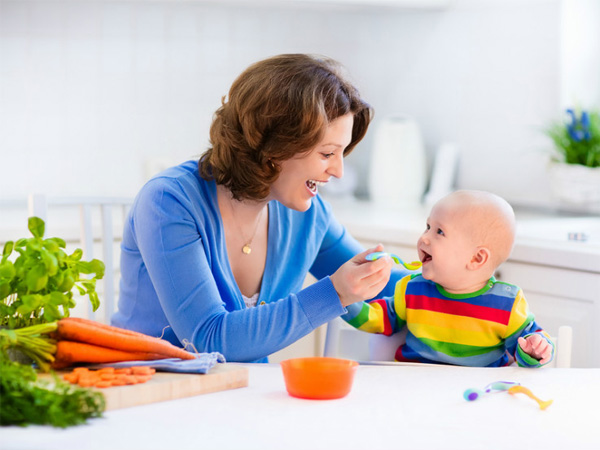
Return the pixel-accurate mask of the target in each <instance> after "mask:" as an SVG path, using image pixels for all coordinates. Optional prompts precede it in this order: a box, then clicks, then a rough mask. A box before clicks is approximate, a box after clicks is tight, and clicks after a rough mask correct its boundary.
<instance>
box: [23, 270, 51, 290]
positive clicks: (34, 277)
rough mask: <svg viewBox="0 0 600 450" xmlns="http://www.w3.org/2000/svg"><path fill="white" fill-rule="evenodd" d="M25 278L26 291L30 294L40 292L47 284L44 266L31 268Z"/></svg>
mask: <svg viewBox="0 0 600 450" xmlns="http://www.w3.org/2000/svg"><path fill="white" fill-rule="evenodd" d="M25 278H26V282H27V289H29V290H30V291H31V292H38V291H40V290H42V289H43V288H44V287H45V286H46V284H47V283H48V271H47V270H46V266H44V265H43V264H38V265H37V266H35V267H32V268H31V270H30V271H29V272H28V273H27V276H26V277H25Z"/></svg>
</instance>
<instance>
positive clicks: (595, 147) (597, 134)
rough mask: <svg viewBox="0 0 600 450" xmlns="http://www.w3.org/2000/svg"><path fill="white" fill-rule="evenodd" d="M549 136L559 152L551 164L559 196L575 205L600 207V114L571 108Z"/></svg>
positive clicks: (553, 186) (555, 187) (551, 172)
mask: <svg viewBox="0 0 600 450" xmlns="http://www.w3.org/2000/svg"><path fill="white" fill-rule="evenodd" d="M547 134H548V136H549V137H550V138H551V139H552V141H553V143H554V149H555V155H554V157H553V158H552V161H551V164H550V176H551V182H552V189H553V191H554V194H555V196H556V197H557V198H558V199H559V200H560V201H563V202H565V203H568V204H572V205H579V206H587V207H593V206H595V205H600V114H599V113H598V112H597V111H576V110H574V109H567V110H566V116H565V119H564V120H563V121H560V122H555V123H552V124H551V125H550V127H548V129H547Z"/></svg>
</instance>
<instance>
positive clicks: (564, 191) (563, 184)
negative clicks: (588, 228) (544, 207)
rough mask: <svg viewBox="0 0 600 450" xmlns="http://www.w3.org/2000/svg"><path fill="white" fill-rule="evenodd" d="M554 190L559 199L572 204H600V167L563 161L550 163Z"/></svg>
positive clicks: (588, 205)
mask: <svg viewBox="0 0 600 450" xmlns="http://www.w3.org/2000/svg"><path fill="white" fill-rule="evenodd" d="M549 170H550V179H551V183H552V191H553V194H554V196H555V198H557V199H558V200H559V201H561V202H565V203H567V204H571V205H577V206H586V207H593V206H598V205H600V167H586V166H582V165H580V164H566V163H563V162H555V161H553V162H551V163H550V167H549Z"/></svg>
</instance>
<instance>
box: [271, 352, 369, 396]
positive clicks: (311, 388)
mask: <svg viewBox="0 0 600 450" xmlns="http://www.w3.org/2000/svg"><path fill="white" fill-rule="evenodd" d="M357 367H358V363H357V362H356V361H352V360H349V359H339V358H326V357H312V358H293V359H286V360H285V361H281V369H282V370H283V378H284V380H285V387H286V389H287V391H288V394H290V395H291V396H292V397H299V398H311V399H321V400H325V399H333V398H342V397H345V396H346V395H348V393H349V392H350V389H351V388H352V381H353V380H354V373H355V372H356V368H357Z"/></svg>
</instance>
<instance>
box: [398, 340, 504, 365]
mask: <svg viewBox="0 0 600 450" xmlns="http://www.w3.org/2000/svg"><path fill="white" fill-rule="evenodd" d="M402 354H403V355H404V356H406V357H407V358H410V359H415V360H420V361H422V362H431V363H436V364H439V363H443V364H453V365H456V366H468V367H501V366H504V365H506V363H507V362H508V356H507V354H506V351H505V349H504V347H500V348H494V349H491V350H490V352H489V353H485V354H483V355H476V356H466V357H464V358H456V357H452V356H448V355H446V354H445V353H441V352H437V351H435V350H433V349H431V348H430V347H428V346H427V345H425V344H424V343H422V342H421V341H420V340H419V339H417V338H416V337H415V336H414V334H412V333H410V332H409V333H408V334H407V336H406V344H405V345H404V346H403V347H402ZM423 360H424V361H423Z"/></svg>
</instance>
